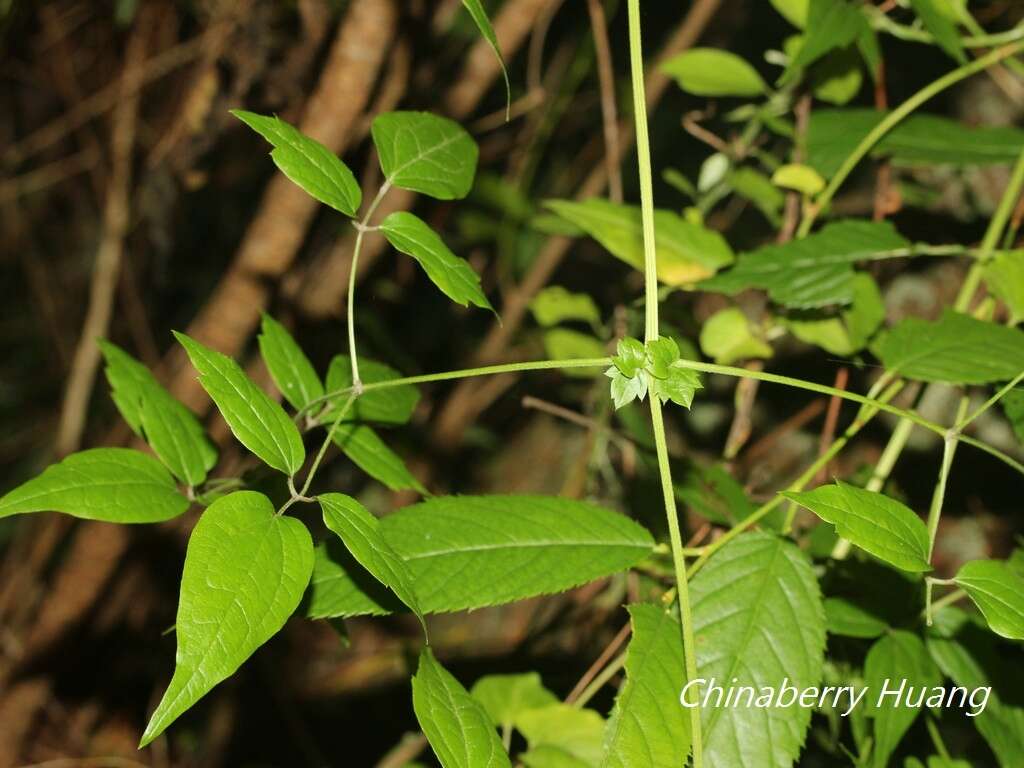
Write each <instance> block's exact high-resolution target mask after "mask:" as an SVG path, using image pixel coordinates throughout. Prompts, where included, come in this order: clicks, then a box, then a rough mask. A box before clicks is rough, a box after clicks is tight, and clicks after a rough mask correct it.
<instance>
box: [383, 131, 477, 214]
mask: <svg viewBox="0 0 1024 768" xmlns="http://www.w3.org/2000/svg"><path fill="white" fill-rule="evenodd" d="M370 130H371V133H372V134H373V143H374V145H375V146H376V147H377V154H378V155H379V157H380V167H381V169H383V171H384V177H385V179H386V181H387V183H389V184H392V185H394V186H396V187H401V188H402V189H409V190H412V191H413V192H422V193H423V194H425V195H430V196H431V197H435V198H437V199H438V200H458V199H460V198H463V197H465V196H466V195H467V194H469V190H470V188H471V187H472V186H473V177H474V176H475V175H476V159H477V153H478V150H477V146H476V142H475V141H473V139H472V137H471V136H470V135H469V134H468V133H466V131H465V130H463V128H462V126H460V125H459V124H458V123H456V122H453V121H452V120H449V119H448V118H446V117H439V116H438V115H432V114H430V113H429V112H385V113H383V114H380V115H377V117H375V118H374V120H373V125H372V126H371V129H370Z"/></svg>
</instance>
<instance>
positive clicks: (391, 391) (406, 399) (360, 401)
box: [321, 355, 420, 424]
mask: <svg viewBox="0 0 1024 768" xmlns="http://www.w3.org/2000/svg"><path fill="white" fill-rule="evenodd" d="M359 378H360V379H361V380H362V382H363V384H364V385H366V384H376V383H378V382H382V381H392V380H394V379H400V378H402V375H401V374H400V373H399V372H398V371H396V370H395V369H394V368H392V367H390V366H388V365H384V363H378V362H377V361H376V360H370V359H369V358H363V357H360V358H359ZM351 386H352V359H351V358H350V357H349V356H348V355H335V357H334V358H333V359H332V360H331V364H330V366H329V367H328V369H327V391H328V392H338V391H341V390H343V389H348V388H349V387H351ZM347 399H348V396H347V395H338V396H336V397H334V398H333V400H332V406H333V407H340V406H342V405H344V403H345V401H346V400H347ZM419 400H420V393H419V390H417V389H416V387H414V386H412V385H411V384H400V385H397V386H394V387H386V388H384V389H371V390H370V391H368V392H364V393H363V394H362V395H360V396H359V397H358V398H356V400H355V402H354V403H353V404H352V407H351V408H349V412H348V416H347V417H346V420H348V421H375V422H379V423H381V424H405V423H406V422H407V421H408V420H409V417H410V416H412V412H413V410H414V409H415V408H416V404H417V403H418V402H419ZM330 421H331V416H330V414H327V415H326V416H325V417H324V418H322V419H321V423H328V424H329V423H330Z"/></svg>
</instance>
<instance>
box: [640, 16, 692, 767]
mask: <svg viewBox="0 0 1024 768" xmlns="http://www.w3.org/2000/svg"><path fill="white" fill-rule="evenodd" d="M629 61H630V70H631V74H632V85H633V119H634V121H635V123H636V148H637V165H638V166H639V172H640V210H641V221H642V223H643V235H644V338H645V340H646V341H653V340H655V339H657V338H658V264H657V251H656V248H655V233H654V183H653V181H652V178H651V146H650V139H649V137H648V132H647V103H646V100H645V98H644V96H645V94H644V62H643V47H642V43H641V39H640V0H629ZM641 375H643V374H641ZM648 397H649V399H650V406H651V425H652V427H653V429H654V445H655V449H656V452H657V456H658V474H659V475H660V477H661V490H662V495H663V496H664V500H665V516H666V518H667V521H668V532H669V542H670V544H671V547H672V563H673V566H674V568H675V577H676V592H677V594H678V596H679V618H680V623H681V624H682V628H683V657H684V663H685V665H686V679H687V680H694V679H696V677H697V655H696V643H695V640H694V634H693V617H692V614H691V612H690V589H689V585H688V583H687V579H686V560H685V558H684V556H683V540H682V535H681V534H680V532H679V516H678V514H677V512H676V499H675V490H674V488H673V486H672V473H671V469H670V467H669V459H668V447H667V445H666V442H665V423H664V421H663V420H662V414H661V402H660V401H659V400H658V398H657V396H656V395H654V394H649V395H648ZM690 717H691V720H690V723H691V728H690V731H691V739H692V741H691V743H692V746H693V766H694V768H701V766H702V765H703V748H702V743H701V730H700V708H699V707H693V708H691V709H690Z"/></svg>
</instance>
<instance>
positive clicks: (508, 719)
mask: <svg viewBox="0 0 1024 768" xmlns="http://www.w3.org/2000/svg"><path fill="white" fill-rule="evenodd" d="M469 692H470V694H471V695H472V696H473V698H474V699H476V700H477V701H479V702H480V703H481V704H483V706H484V709H486V710H487V714H488V715H490V717H491V722H493V723H494V725H496V726H497V727H498V728H511V727H512V725H513V724H514V723H515V721H516V718H518V717H519V715H521V714H522V713H523V712H526V711H527V710H530V709H539V708H541V707H546V706H548V705H550V704H557V703H558V697H557V696H555V694H553V693H552V692H551V691H549V690H548V689H547V688H545V687H544V685H543V683H541V679H540V675H538V674H537V673H536V672H525V673H523V674H520V675H485V676H484V677H481V678H480V679H479V680H477V681H476V682H475V683H473V687H472V688H471V689H470V691H469Z"/></svg>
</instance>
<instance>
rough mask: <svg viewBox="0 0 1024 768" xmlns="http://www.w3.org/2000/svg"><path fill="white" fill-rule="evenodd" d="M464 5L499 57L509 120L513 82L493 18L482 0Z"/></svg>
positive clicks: (470, 1)
mask: <svg viewBox="0 0 1024 768" xmlns="http://www.w3.org/2000/svg"><path fill="white" fill-rule="evenodd" d="M462 5H463V7H464V8H465V9H466V10H467V11H469V15H470V16H472V17H473V21H474V23H475V24H476V28H477V29H479V30H480V34H481V35H482V36H483V38H484V40H486V41H487V44H488V45H489V46H491V50H492V51H494V55H495V56H497V57H498V64H499V65H500V66H501V74H502V77H504V78H505V119H506V120H508V119H509V115H510V112H511V109H512V83H510V82H509V79H508V68H507V67H506V66H505V58H504V57H503V56H502V55H501V48H500V47H499V46H498V38H497V36H496V35H495V34H494V27H492V26H491V20H490V19H489V18H487V12H486V11H485V10H484V7H483V5H482V4H481V3H480V0H462Z"/></svg>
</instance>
